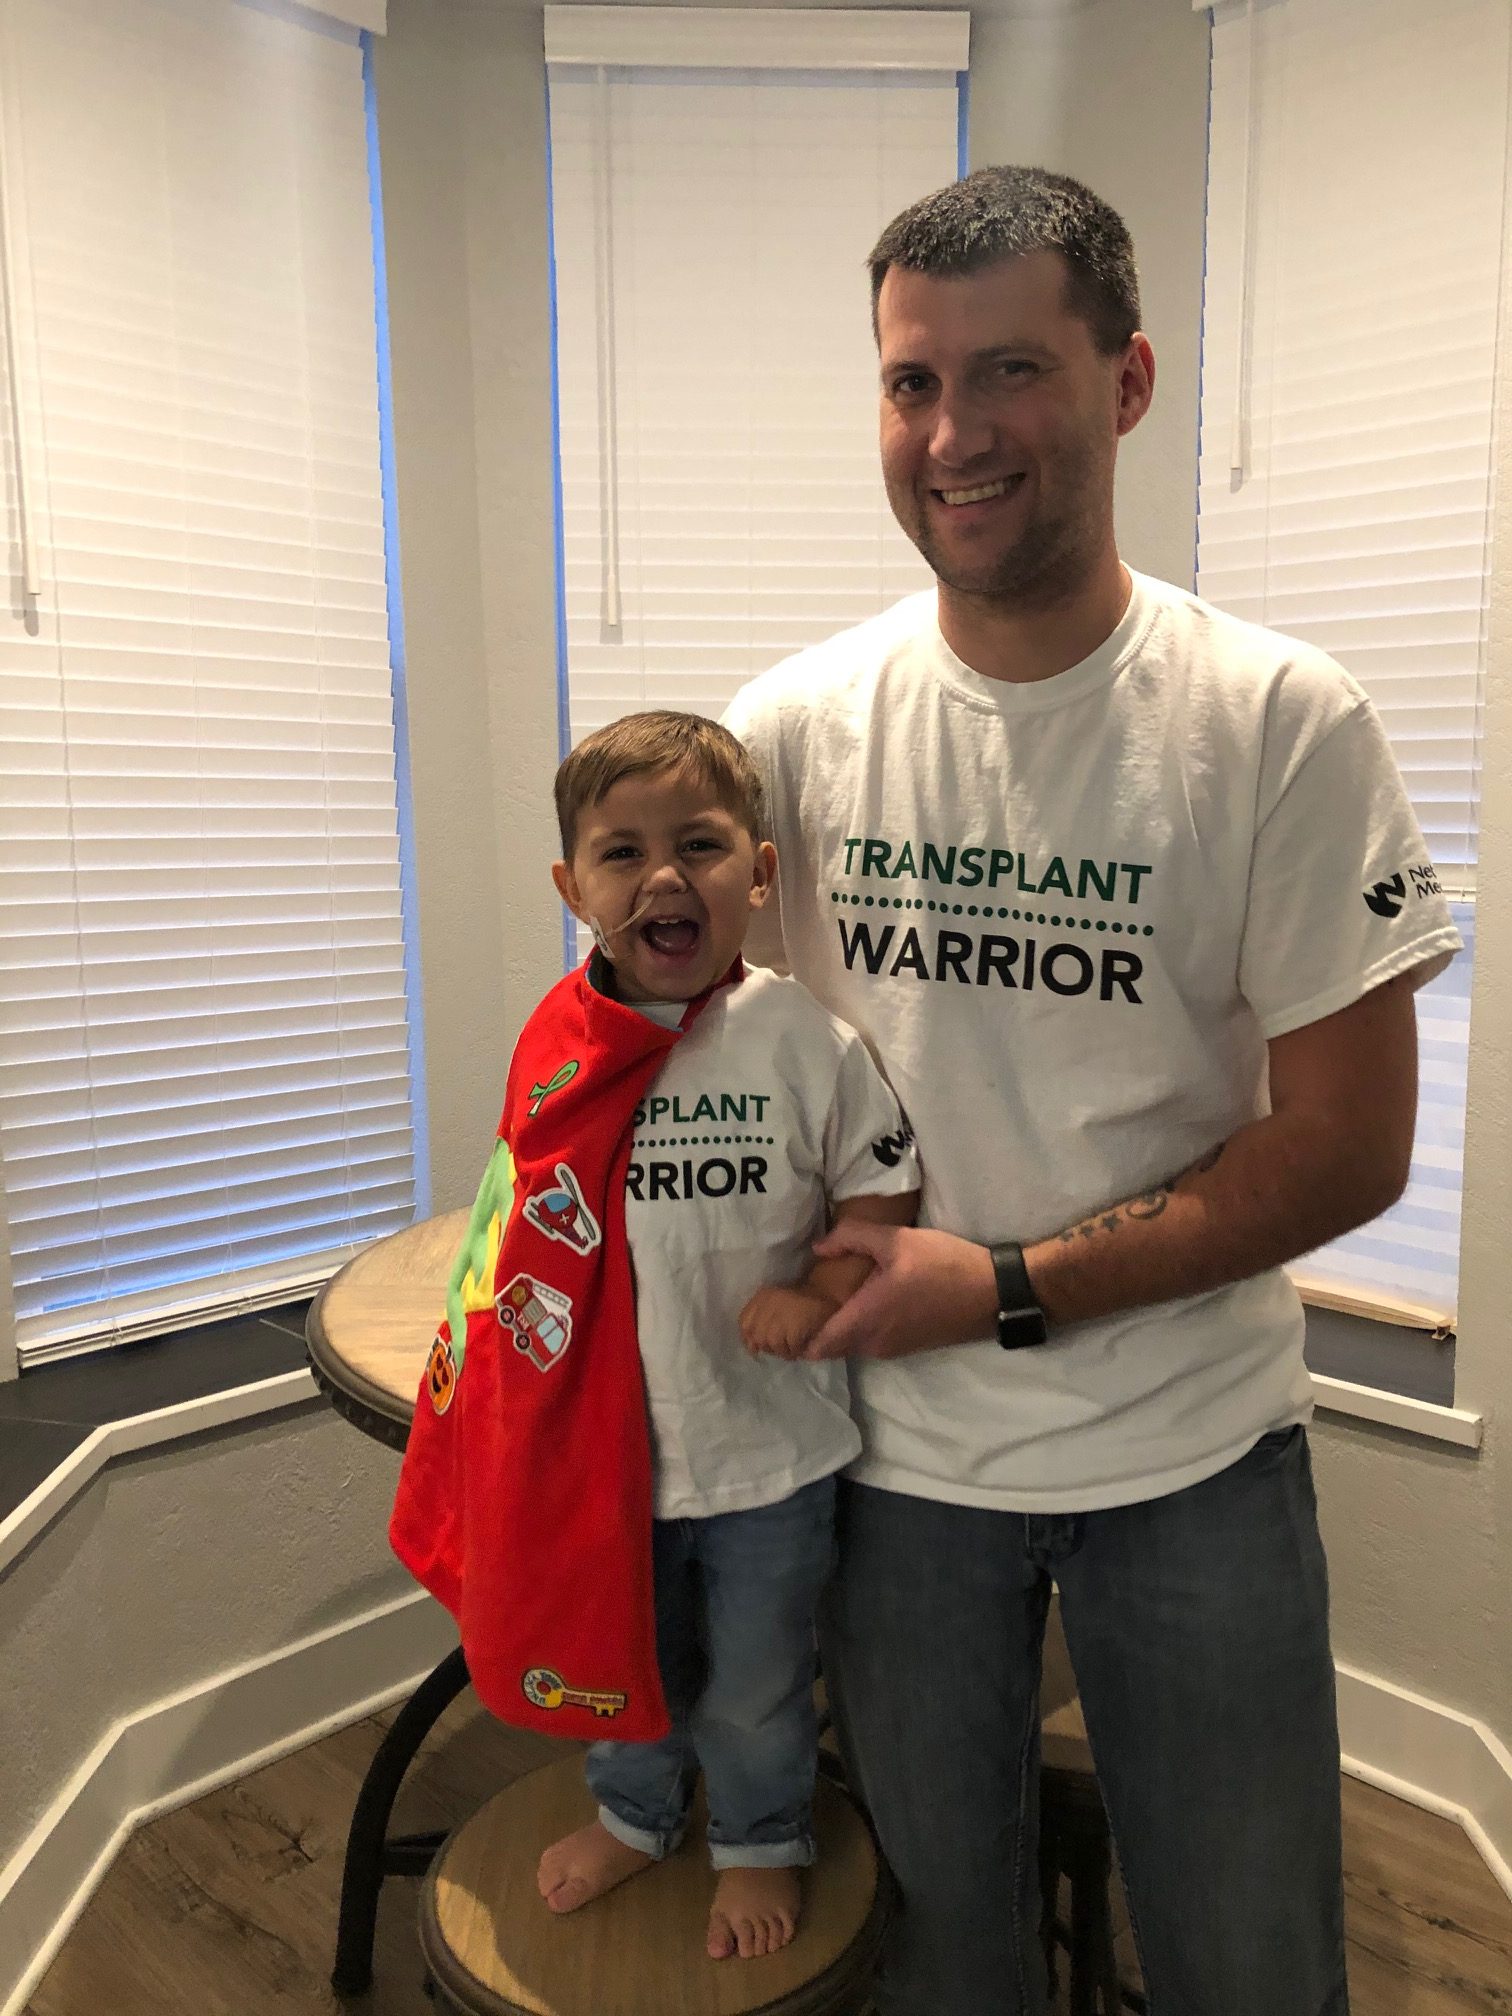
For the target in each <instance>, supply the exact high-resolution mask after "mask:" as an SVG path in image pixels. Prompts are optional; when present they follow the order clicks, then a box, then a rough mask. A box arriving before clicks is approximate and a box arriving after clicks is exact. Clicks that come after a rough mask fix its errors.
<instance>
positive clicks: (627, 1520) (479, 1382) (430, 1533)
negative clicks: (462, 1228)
mask: <svg viewBox="0 0 1512 2016" xmlns="http://www.w3.org/2000/svg"><path fill="white" fill-rule="evenodd" d="M590 969H592V970H593V971H594V972H597V971H598V970H599V962H598V961H597V960H596V959H595V960H591V961H589V962H588V964H587V965H585V966H583V967H580V968H579V969H578V970H577V971H576V972H575V973H570V974H568V975H567V977H566V978H565V979H564V980H562V981H560V982H559V983H558V984H557V985H556V986H555V987H553V988H552V990H551V992H550V993H549V994H548V995H547V996H546V998H545V1000H544V1001H542V1003H541V1004H540V1006H539V1007H538V1008H537V1009H536V1011H535V1013H534V1014H533V1015H532V1016H531V1018H530V1020H529V1021H528V1022H527V1024H526V1025H525V1028H524V1030H523V1032H522V1033H521V1036H520V1040H519V1043H518V1044H517V1045H516V1047H515V1053H514V1058H513V1061H512V1062H511V1064H510V1069H509V1082H508V1089H507V1090H506V1093H505V1097H504V1112H503V1116H502V1118H501V1119H500V1122H499V1138H498V1143H497V1146H496V1147H495V1149H494V1153H493V1157H492V1159H491V1161H490V1162H489V1165H488V1168H487V1171H486V1172H485V1174H484V1177H483V1183H482V1186H481V1188H480V1189H479V1192H478V1197H477V1201H476V1202H475V1204H474V1205H473V1209H472V1216H471V1218H470V1220H469V1222H468V1227H467V1233H466V1236H465V1237H464V1239H463V1242H462V1250H461V1252H460V1253H459V1254H458V1256H457V1259H456V1261H455V1263H454V1264H453V1267H452V1273H451V1278H450V1280H449V1282H448V1285H447V1293H446V1320H445V1321H444V1322H443V1323H442V1325H441V1328H440V1330H439V1332H438V1334H437V1337H436V1340H435V1343H434V1344H433V1345H432V1347H431V1355H430V1362H429V1364H428V1365H427V1367H426V1373H425V1377H424V1380H423V1381H422V1383H421V1389H420V1396H419V1399H418V1400H417V1402H416V1406H415V1418H414V1425H413V1427H412V1428H411V1430H410V1437H409V1445H408V1448H407V1449H406V1451H405V1457H404V1468H403V1471H402V1472H401V1474H400V1478H399V1493H398V1498H397V1500H396V1502H395V1505H394V1513H393V1519H392V1521H391V1524H390V1528H389V1537H390V1540H391V1541H392V1543H393V1546H394V1551H395V1552H396V1553H397V1554H398V1556H399V1558H400V1560H401V1561H403V1563H404V1565H405V1566H406V1567H407V1568H408V1569H409V1570H410V1572H411V1574H413V1575H414V1576H415V1577H416V1579H417V1580H418V1581H420V1582H421V1583H423V1584H424V1586H425V1587H426V1588H427V1589H428V1590H429V1591H430V1592H431V1594H432V1595H433V1596H435V1597H436V1598H437V1599H438V1600H439V1601H440V1602H442V1603H444V1604H445V1606H446V1608H447V1609H448V1610H450V1611H451V1613H452V1615H453V1616H454V1617H455V1618H456V1619H457V1622H458V1624H459V1625H460V1627H461V1632H462V1647H463V1650H464V1651H465V1653H466V1655H467V1664H468V1670H469V1672H470V1674H471V1676H472V1682H473V1686H474V1687H475V1689H476V1690H477V1693H478V1695H479V1698H480V1699H481V1700H482V1701H483V1702H484V1704H485V1705H486V1706H487V1707H488V1708H490V1709H491V1710H492V1711H493V1713H494V1714H495V1715H498V1716H500V1717H501V1718H502V1719H503V1720H504V1721H506V1722H513V1723H516V1724H518V1725H519V1726H520V1727H521V1728H526V1729H538V1730H541V1731H543V1732H544V1733H545V1734H547V1735H552V1736H579V1737H588V1738H590V1739H593V1738H602V1737H606V1736H612V1737H615V1738H617V1739H621V1740H624V1741H629V1742H647V1741H651V1740H653V1739H655V1738H657V1737H659V1736H663V1735H665V1734H666V1732H667V1729H668V1727H669V1721H668V1715H667V1707H666V1702H665V1700H664V1698H663V1695H662V1687H661V1676H660V1673H659V1671H658V1668H657V1662H656V1625H655V1602H654V1594H653V1589H652V1579H651V1519H652V1485H651V1444H650V1435H649V1431H648V1427H647V1421H646V1402H645V1389H644V1385H643V1382H642V1377H641V1363H640V1347H639V1342H638V1339H637V1335H636V1327H635V1286H634V1281H633V1279H632V1276H631V1270H630V1250H629V1244H628V1241H627V1239H626V1235H625V1172H626V1169H627V1168H628V1166H629V1161H630V1147H631V1134H632V1129H633V1125H634V1118H635V1109H636V1107H637V1106H638V1105H639V1104H640V1101H641V1098H642V1096H643V1095H644V1093H645V1091H646V1089H647V1088H648V1087H649V1085H650V1083H651V1081H652V1079H654V1078H655V1076H656V1074H657V1073H658V1072H659V1071H660V1069H661V1067H662V1065H663V1063H664V1062H665V1060H666V1057H667V1053H668V1052H669V1051H670V1050H671V1048H672V1047H673V1045H674V1044H675V1043H676V1042H677V1041H678V1038H679V1036H680V1035H681V1034H682V1030H683V1029H685V1028H687V1027H688V1026H689V1025H690V1024H691V1022H692V1020H693V1018H694V1016H695V1015H696V1014H697V1013H698V1011H699V1009H700V1008H701V1007H702V1005H703V1002H704V1001H705V1000H707V998H708V997H707V996H706V995H705V996H701V997H700V998H699V1000H698V1001H695V1002H691V1003H690V1004H689V1006H688V1010H687V1012H686V1013H685V1014H684V1016H683V1023H682V1028H679V1029H665V1028H663V1027H661V1025H660V1024H659V1023H656V1022H652V1021H651V1020H649V1019H648V1018H647V1017H646V1016H644V1015H640V1014H637V1013H636V1011H635V1010H634V1009H633V1008H628V1007H626V1006H625V1005H624V1004H623V1003H622V1002H619V1001H615V1000H612V999H610V998H609V997H608V996H606V995H605V994H603V993H601V992H600V991H599V990H598V988H597V987H595V985H594V984H593V980H592V978H591V977H590ZM739 971H740V968H739V964H738V962H737V965H736V968H735V969H734V972H733V974H732V975H731V976H728V977H732V978H733V977H737V976H738V974H739ZM721 984H723V983H721Z"/></svg>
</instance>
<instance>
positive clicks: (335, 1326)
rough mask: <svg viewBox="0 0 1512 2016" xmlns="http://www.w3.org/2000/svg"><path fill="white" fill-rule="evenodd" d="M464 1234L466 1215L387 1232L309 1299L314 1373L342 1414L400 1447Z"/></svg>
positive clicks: (307, 1333) (307, 1336)
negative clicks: (448, 1277) (447, 1284)
mask: <svg viewBox="0 0 1512 2016" xmlns="http://www.w3.org/2000/svg"><path fill="white" fill-rule="evenodd" d="M466 1230H467V1213H466V1212H465V1211H448V1212H446V1213H445V1214H444V1215H443V1216H442V1217H440V1218H426V1219H422V1221H421V1222H420V1223H419V1224H418V1225H410V1226H407V1227H406V1228H405V1230H404V1231H403V1232H392V1233H390V1234H389V1236H388V1238H387V1239H379V1240H378V1241H376V1243H375V1244H373V1245H372V1246H369V1247H368V1248H367V1249H366V1251H365V1252H362V1253H359V1254H357V1255H356V1257H355V1258H354V1259H351V1260H349V1261H348V1262H347V1264H346V1265H345V1267H343V1268H342V1270H341V1272H340V1273H339V1274H337V1275H335V1276H333V1278H332V1279H331V1280H330V1281H328V1282H327V1283H326V1285H325V1287H324V1288H322V1289H321V1291H320V1293H319V1294H318V1295H317V1296H316V1297H315V1300H314V1302H313V1303H312V1304H311V1305H310V1313H309V1315H308V1316H307V1317H306V1318H305V1344H306V1347H307V1349H308V1351H309V1355H310V1369H311V1371H312V1372H313V1373H314V1374H315V1378H316V1382H317V1383H318V1384H319V1386H320V1388H321V1390H322V1391H323V1392H324V1393H326V1394H327V1395H328V1397H329V1398H330V1400H331V1402H332V1404H333V1405H334V1406H335V1408H336V1411H337V1413H338V1414H343V1415H345V1416H346V1418H347V1420H348V1421H350V1422H351V1423H352V1424H353V1426H354V1427H357V1428H360V1429H361V1430H362V1431H363V1433H364V1434H365V1435H371V1436H373V1437H374V1438H375V1439H376V1440H377V1441H379V1442H383V1443H386V1444H387V1446H388V1447H389V1448H390V1449H402V1448H403V1447H404V1445H405V1443H406V1442H407V1441H408V1440H409V1431H410V1422H411V1421H412V1420H413V1418H414V1413H415V1396H416V1395H417V1394H418V1393H419V1391H420V1379H421V1375H422V1374H423V1373H424V1371H425V1361H426V1358H427V1357H428V1355H429V1353H430V1347H431V1340H432V1338H433V1337H434V1336H435V1334H436V1326H437V1325H438V1324H439V1323H440V1321H441V1317H442V1315H443V1313H444V1311H445V1307H446V1277H447V1275H448V1274H449V1273H450V1272H451V1264H452V1261H453V1260H454V1259H455V1258H456V1254H457V1248H458V1247H459V1246H460V1245H461V1243H462V1234H463V1233H464V1232H465V1231H466Z"/></svg>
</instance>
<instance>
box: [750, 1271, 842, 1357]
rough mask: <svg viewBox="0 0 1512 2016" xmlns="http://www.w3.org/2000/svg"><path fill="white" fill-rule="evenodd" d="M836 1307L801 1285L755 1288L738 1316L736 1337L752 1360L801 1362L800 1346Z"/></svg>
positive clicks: (829, 1299) (833, 1312)
mask: <svg viewBox="0 0 1512 2016" xmlns="http://www.w3.org/2000/svg"><path fill="white" fill-rule="evenodd" d="M839 1306H840V1305H839V1304H838V1303H837V1302H836V1301H835V1300H834V1299H833V1298H832V1297H831V1296H828V1295H821V1294H819V1293H817V1292H816V1291H815V1290H814V1289H812V1288H808V1287H805V1286H804V1285H803V1284H802V1283H799V1284H798V1286H796V1287H793V1288H772V1287H768V1288H758V1289H757V1290H756V1293H755V1294H754V1295H753V1296H752V1297H751V1299H750V1301H749V1302H747V1304H746V1306H745V1307H744V1309H742V1310H741V1312H740V1334H741V1336H742V1337H743V1338H744V1339H745V1347H746V1349H747V1351H749V1352H750V1354H751V1356H752V1357H753V1358H755V1357H760V1356H762V1355H765V1356H766V1357H768V1358H801V1357H802V1356H803V1355H804V1346H805V1345H806V1344H807V1343H808V1341H809V1339H810V1338H811V1337H813V1336H815V1335H816V1334H817V1333H818V1331H819V1330H820V1329H822V1327H823V1326H824V1323H825V1321H826V1320H827V1319H828V1318H829V1317H831V1316H833V1315H834V1314H835V1312H836V1310H837V1309H838V1308H839Z"/></svg>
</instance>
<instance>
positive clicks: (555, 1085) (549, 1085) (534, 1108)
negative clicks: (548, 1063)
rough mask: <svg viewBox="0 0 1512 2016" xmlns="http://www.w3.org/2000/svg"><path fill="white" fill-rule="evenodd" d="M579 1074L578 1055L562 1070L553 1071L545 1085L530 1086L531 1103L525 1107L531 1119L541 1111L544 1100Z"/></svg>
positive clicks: (569, 1060) (571, 1058) (563, 1066)
mask: <svg viewBox="0 0 1512 2016" xmlns="http://www.w3.org/2000/svg"><path fill="white" fill-rule="evenodd" d="M577 1074H578V1060H577V1059H576V1057H570V1058H569V1059H568V1060H567V1062H566V1063H565V1064H564V1065H562V1067H561V1069H560V1070H558V1071H554V1072H553V1073H552V1075H551V1076H550V1077H549V1078H548V1079H547V1080H546V1083H545V1084H544V1085H532V1086H531V1088H530V1104H529V1105H528V1106H527V1107H526V1108H525V1111H526V1112H527V1113H528V1114H529V1115H530V1117H531V1119H532V1120H534V1118H535V1116H536V1115H537V1113H539V1112H540V1110H541V1102H542V1101H543V1100H545V1099H549V1098H550V1097H551V1095H552V1093H553V1092H560V1091H561V1089H562V1087H563V1086H564V1085H570V1084H571V1083H572V1081H573V1079H574V1078H576V1076H577Z"/></svg>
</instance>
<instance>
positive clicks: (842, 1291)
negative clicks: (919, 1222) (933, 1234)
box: [798, 1190, 919, 1309]
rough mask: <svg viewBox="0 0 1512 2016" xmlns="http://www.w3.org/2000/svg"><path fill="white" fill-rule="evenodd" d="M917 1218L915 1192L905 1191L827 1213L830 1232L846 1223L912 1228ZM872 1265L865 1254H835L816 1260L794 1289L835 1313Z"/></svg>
mask: <svg viewBox="0 0 1512 2016" xmlns="http://www.w3.org/2000/svg"><path fill="white" fill-rule="evenodd" d="M918 1214H919V1193H918V1191H917V1190H905V1191H903V1192H902V1193H901V1195H899V1196H896V1197H875V1196H871V1197H846V1198H844V1199H843V1200H842V1201H841V1202H840V1203H838V1204H837V1205H836V1206H835V1207H834V1210H833V1211H832V1213H831V1221H830V1230H831V1231H833V1230H834V1228H835V1226H836V1225H844V1224H845V1223H846V1222H847V1221H849V1222H850V1223H851V1224H857V1223H860V1224H863V1225H912V1223H913V1222H914V1219H915V1218H916V1217H917V1216H918ZM875 1265H876V1262H875V1261H874V1260H873V1259H872V1257H871V1255H870V1254H869V1253H839V1254H836V1255H835V1256H834V1258H833V1259H829V1260H816V1261H815V1262H814V1264H813V1266H812V1267H810V1269H809V1271H808V1273H807V1274H806V1275H805V1276H804V1277H803V1279H802V1281H800V1282H799V1284H798V1286H799V1288H800V1289H806V1290H807V1291H808V1293H809V1294H811V1295H815V1296H818V1297H819V1298H820V1299H821V1300H822V1301H826V1302H830V1303H832V1304H833V1305H834V1307H835V1308H836V1309H838V1308H839V1307H840V1304H841V1303H842V1302H848V1301H849V1300H850V1298H851V1296H852V1295H854V1294H855V1292H856V1290H857V1289H858V1288H859V1287H860V1286H861V1283H862V1282H863V1281H864V1280H865V1279H866V1277H867V1275H868V1274H870V1272H871V1271H872V1268H873V1267H874V1266H875Z"/></svg>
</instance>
